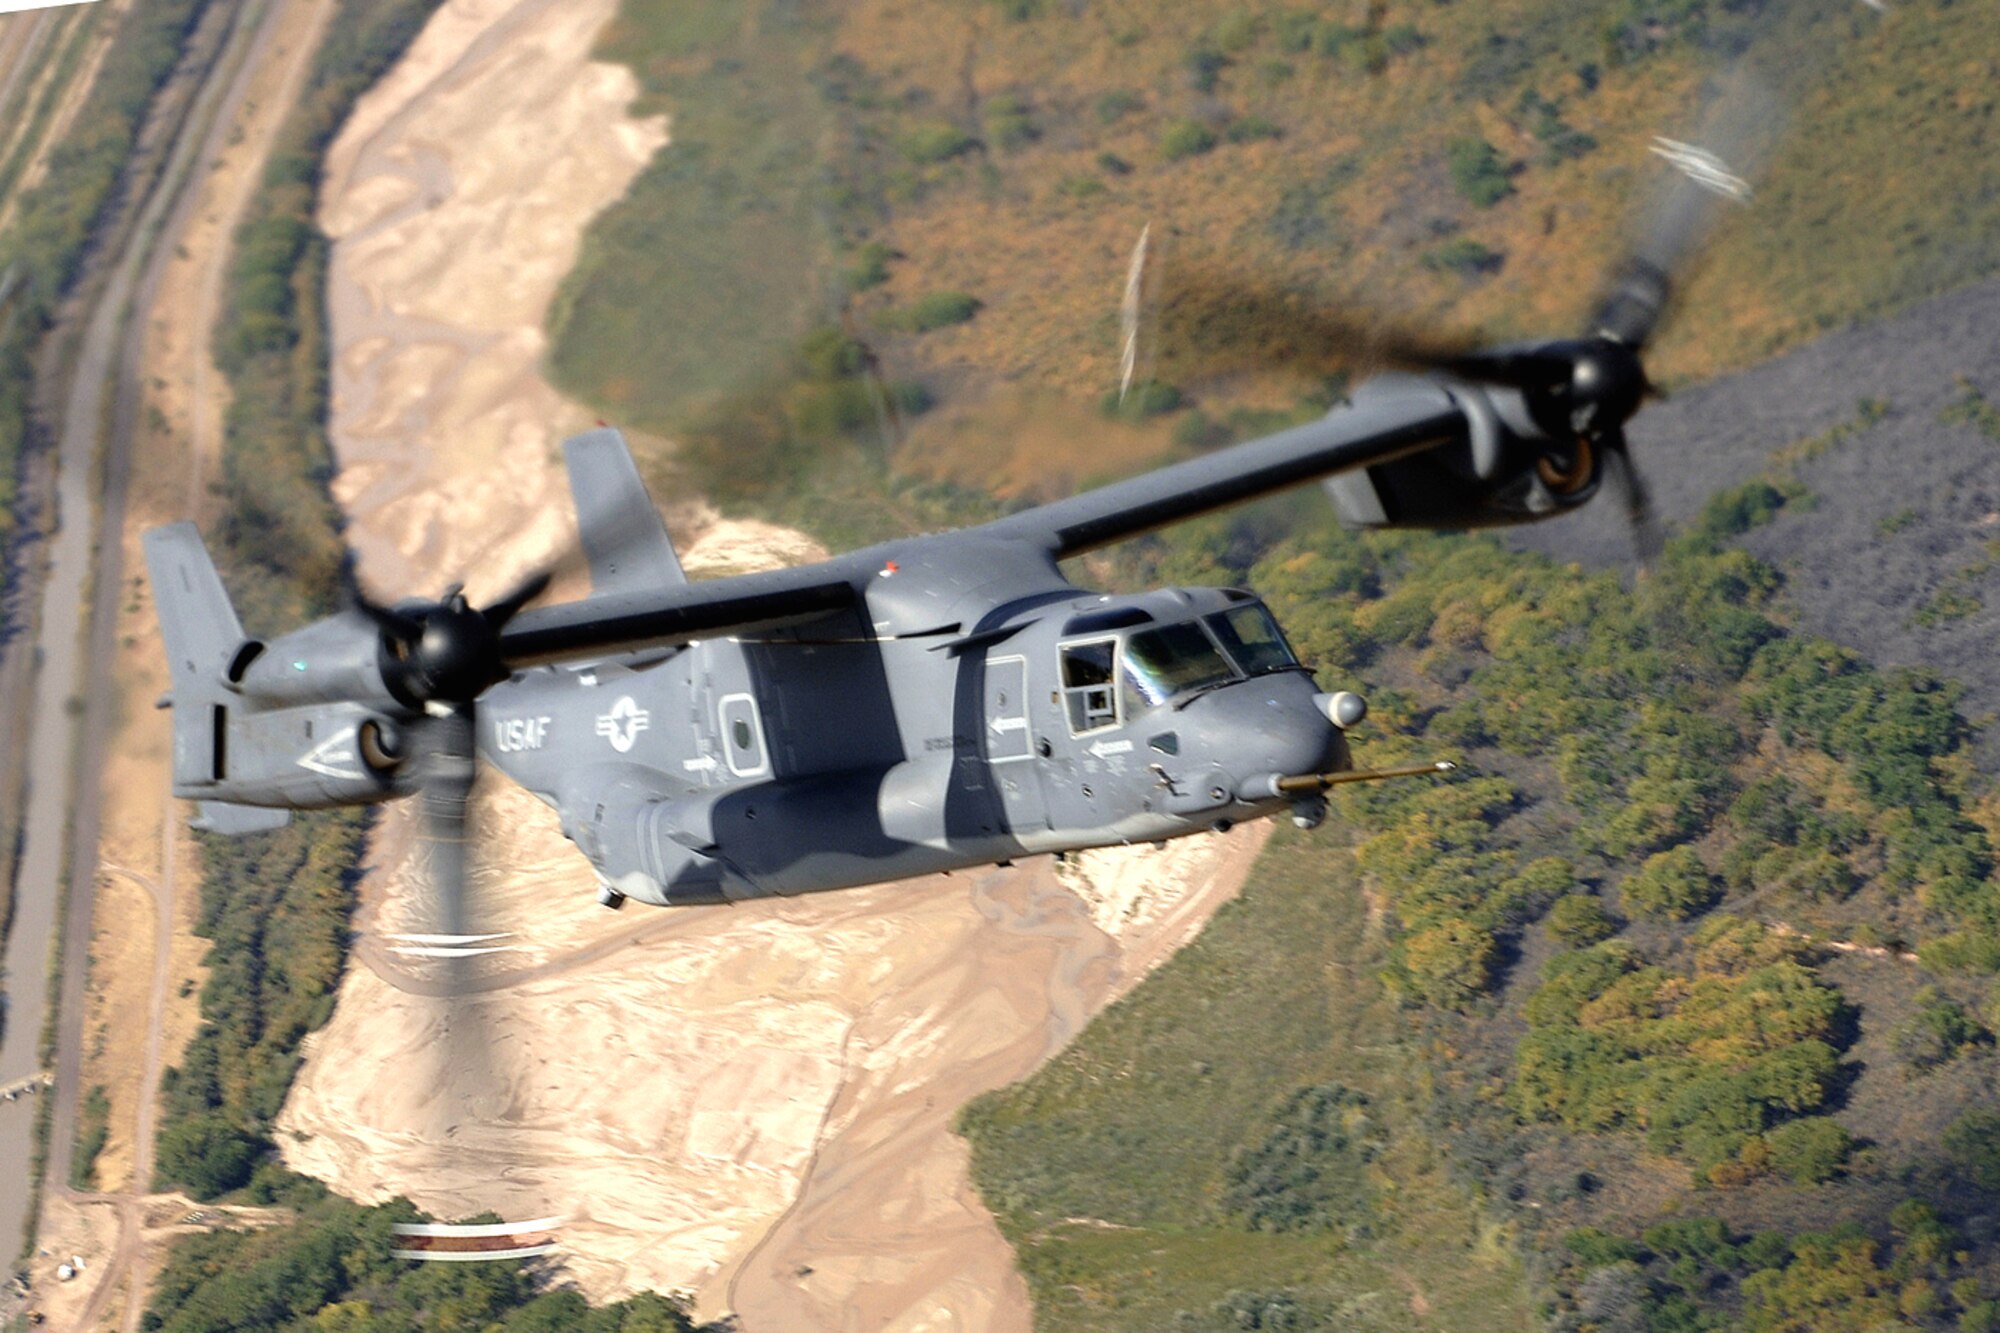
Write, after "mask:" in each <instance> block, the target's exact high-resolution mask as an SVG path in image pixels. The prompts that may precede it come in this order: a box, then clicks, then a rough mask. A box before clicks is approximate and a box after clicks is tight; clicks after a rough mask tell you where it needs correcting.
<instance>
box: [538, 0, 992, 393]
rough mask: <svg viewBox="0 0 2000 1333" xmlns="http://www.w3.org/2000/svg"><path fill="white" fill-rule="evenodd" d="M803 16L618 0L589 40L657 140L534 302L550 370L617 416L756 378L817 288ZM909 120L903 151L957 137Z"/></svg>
mask: <svg viewBox="0 0 2000 1333" xmlns="http://www.w3.org/2000/svg"><path fill="white" fill-rule="evenodd" d="M812 36H813V34H812V33H811V31H810V30H809V28H808V24H807V19H806V18H805V17H804V16H803V14H802V13H801V12H800V11H798V10H795V9H792V8H790V7H786V6H781V5H775V4H770V5H764V4H760V5H756V6H748V7H746V6H738V5H734V4H730V3H728V2H727V0H627V3H626V4H625V5H623V6H622V7H621V9H620V11H619V15H618V18H617V19H616V21H615V22H613V23H612V24H611V25H610V26H609V27H608V28H607V29H606V30H605V32H604V35H603V37H602V38H601V39H600V43H599V48H598V54H599V55H600V56H602V57H604V58H606V59H610V60H616V61H620V62H622V63H625V64H628V65H630V66H631V67H632V69H633V72H634V73H635V74H636V75H637V76H638V79H639V82H640V85H641V87H642V88H643V89H644V93H645V96H644V98H643V100H642V105H641V106H640V108H639V109H640V110H642V111H646V112H659V111H666V110H671V111H672V112H673V115H674V121H673V136H674V142H673V145H672V147H671V148H669V149H668V150H666V151H664V152H662V153H660V154H659V155H658V156H657V157H656V158H655V159H654V160H653V162H652V163H651V164H650V165H649V166H648V167H647V168H646V170H645V171H643V172H642V173H641V174H640V175H639V177H638V179H636V180H635V181H634V182H633V183H632V187H631V189H630V190H629V191H628V192H627V193H626V196H625V198H624V199H622V200H621V201H619V202H618V203H617V204H616V205H614V206H613V207H611V208H609V209H607V210H605V212H604V213H602V214H601V215H599V217H598V218H597V219H596V221H595V222H593V223H592V224H591V227H590V229H589V230H588V231H587V232H586V233H585V235H584V240H583V248H582V252H581V254H580V255H579V257H578V259H577V263H576V266H575V267H574V268H573V269H572V270H571V271H570V273H569V275H568V277H566V278H565V279H564V281H563V285H562V288H561V290H560V292H559V293H558V295H557V297H556V300H555V302H554V304H553V306H552V307H551V310H550V314H549V329H550V333H551V346H550V352H549V371H550V374H551V376H552V378H553V379H554V380H555V382H556V383H557V384H558V385H559V386H560V387H561V388H562V389H563V390H564V391H565V392H568V393H571V394H574V395H576V396H578V397H580V398H582V399H584V400H585V401H587V402H590V403H593V404H596V405H597V406H598V407H599V408H600V409H601V410H603V411H604V412H605V413H606V414H607V415H615V416H616V417H617V418H618V419H619V420H620V421H621V422H623V423H626V424H630V425H634V426H639V427H641V428H644V429H648V430H652V431H656V432H660V431H671V430H674V429H676V428H678V427H680V426H682V425H684V424H685V423H686V422H687V421H688V420H689V419H690V418H691V417H692V416H694V415H696V414H698V412H699V410H701V409H702V408H703V407H705V406H710V405H713V404H714V403H715V402H717V401H718V400H720V399H721V398H723V397H724V396H726V395H728V394H730V393H732V392H736V391H740V390H743V389H745V388H746V387H748V386H750V385H751V384H753V383H757V382H760V381H762V380H764V379H765V378H766V377H767V376H768V375H769V374H770V373H771V371H772V370H773V368H774V367H777V366H779V365H781V364H782V363H783V362H784V360H785V358H786V353H787V351H788V350H789V348H790V347H791V346H792V345H793V344H794V343H796V342H797V340H798V339H799V338H800V337H801V336H802V335H803V334H804V333H805V331H806V330H807V328H808V327H810V326H811V325H812V324H813V323H815V322H817V321H818V319H820V318H822V317H823V316H824V314H825V313H826V312H827V311H828V309H829V307H830V304H831V302H832V299H833V298H832V297H831V295H830V292H829V289H830V288H832V287H834V286H836V285H837V284H836V283H834V282H833V281H832V279H831V263H832V258H833V255H832V244H831V232H830V225H829V215H828V213H827V211H826V209H827V201H826V200H825V198H824V197H823V195H822V194H821V187H822V185H823V183H824V180H825V165H824V164H825V163H826V161H827V159H828V157H829V156H830V154H831V153H832V152H833V145H832V144H831V143H830V142H829V136H830V135H832V134H833V133H834V131H835V128H836V126H837V122H836V121H834V120H833V119H832V118H830V117H829V116H828V114H827V112H826V109H825V106H824V104H823V103H822V101H821V95H820V92H819V91H818V87H817V85H816V84H815V81H814V79H813V78H812V77H811V76H812V73H813V68H814V54H813V53H814V50H815V49H816V48H815V46H814V44H813V41H812ZM969 146H970V143H969V139H968V137H967V136H965V135H964V134H963V133H962V132H960V131H958V130H956V129H954V128H953V127H951V126H950V125H948V124H930V125H926V126H917V127H913V128H912V129H911V131H910V138H909V139H908V140H907V141H905V142H904V143H903V144H902V145H901V147H902V150H903V151H904V153H905V154H906V155H908V156H909V157H910V158H911V159H912V160H913V161H918V162H927V163H935V162H942V161H945V160H947V159H949V158H952V157H955V156H957V155H958V154H960V153H962V152H965V151H967V149H968V148H969Z"/></svg>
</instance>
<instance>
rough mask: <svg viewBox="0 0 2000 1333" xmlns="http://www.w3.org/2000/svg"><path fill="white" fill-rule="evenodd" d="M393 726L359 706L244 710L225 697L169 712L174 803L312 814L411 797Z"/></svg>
mask: <svg viewBox="0 0 2000 1333" xmlns="http://www.w3.org/2000/svg"><path fill="white" fill-rule="evenodd" d="M406 757H407V746H406V744H405V741H404V737H403V734H402V731H401V728H400V727H399V725H398V724H397V723H396V722H395V720H394V719H392V718H389V717H386V716H384V715H382V714H380V713H378V712H375V711H374V710H371V709H369V708H366V707H363V706H361V705H359V704H352V703H336V704H315V705H307V706H304V707H298V708H258V707H255V706H249V707H245V706H242V705H240V704H238V703H237V702H236V701H235V700H232V699H231V698H230V697H229V696H227V695H224V696H221V698H220V700H219V701H218V702H215V703H212V704H209V705H207V706H206V707H202V706H195V707H188V706H187V705H185V704H183V705H181V706H179V707H177V709H176V716H175V718H174V795H176V796H184V797H188V798H190V799H194V800H201V801H225V802H230V803H233V804H239V805H257V806H277V807H282V808H286V809H294V810H317V809H324V808H327V807H330V806H342V805H365V804H368V803H371V802H374V801H383V800H388V799H389V798H391V797H394V796H401V795H405V794H407V793H408V792H410V791H411V790H413V789H414V787H415V780H414V779H415V775H414V774H413V773H411V772H409V769H410V768H411V767H412V766H411V765H408V764H406V763H405V759H406Z"/></svg>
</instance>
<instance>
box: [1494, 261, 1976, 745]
mask: <svg viewBox="0 0 2000 1333" xmlns="http://www.w3.org/2000/svg"><path fill="white" fill-rule="evenodd" d="M1996 321H2000V282H1992V281H1987V282H1981V283H1978V284H1975V285H1973V286H1971V287H1967V288H1964V289H1963V290H1960V291H1957V292H1954V293H1952V294H1950V295H1948V296H1942V297H1938V298H1936V299H1935V300H1931V301H1927V302H1925V303H1923V304H1922V305H1919V306H1917V307H1915V308H1914V309H1912V310H1910V311H1909V312H1907V313H1906V314H1903V315H1901V316H1899V317H1897V318H1895V319H1891V320H1885V321H1883V322H1881V323H1878V324H1872V325H1868V326H1865V327H1860V328H1853V329H1847V330H1844V331H1841V332H1838V333H1833V334H1829V335H1828V336H1826V337H1824V338H1821V339H1820V340H1819V341H1817V342H1815V343H1813V344H1811V345H1810V346H1807V347H1804V348H1802V349H1800V350H1799V351H1797V352H1793V353H1791V354H1790V355H1787V356H1784V357H1781V358H1779V359H1778V360H1776V361H1772V362H1770V363H1769V364H1767V365H1763V366H1759V367H1758V368H1756V369H1754V370H1749V371H1745V372H1742V373H1741V374H1736V375H1730V376H1727V377H1724V378H1722V379H1718V380H1713V381H1710V382H1708V383H1706V384H1701V385H1696V386H1694V387H1692V388H1689V389H1685V390H1680V391H1677V392H1675V393H1674V394H1673V396H1672V397H1670V398H1668V399H1667V400H1666V401H1664V402H1660V403H1655V404H1653V405H1652V406H1651V407H1649V408H1648V409H1647V410H1646V411H1645V412H1644V413H1643V414H1641V415H1640V416H1639V417H1638V419H1637V420H1636V421H1634V423H1633V426H1632V440H1633V446H1634V451H1635V452H1636V454H1637V455H1638V459H1639V463H1640V466H1641V467H1643V468H1644V469H1645V473H1646V478H1647V480H1648V482H1649V483H1651V486H1652V489H1653V493H1654V498H1655V500H1656V502H1657V503H1658V505H1659V507H1660V510H1661V512H1662V514H1664V515H1665V516H1666V517H1667V518H1668V519H1669V520H1670V521H1671V522H1675V523H1682V522H1685V521H1686V520H1687V519H1689V518H1690V517H1692V516H1693V515H1694V513H1695V512H1696V511H1697V510H1699V508H1700V507H1701V505H1702V504H1703V503H1704V502H1705V501H1706V500H1707V499H1708V497H1709V496H1711V495H1713V494H1715V492H1716V491H1718V490H1720V489H1722V488H1725V487H1728V486H1734V485H1737V484H1739V483H1741V482H1744V481H1747V480H1749V479H1750V478H1751V477H1754V476H1756V475H1758V474H1759V473H1761V472H1763V471H1764V470H1765V469H1766V468H1767V467H1769V466H1770V464H1771V455H1772V454H1773V453H1774V452H1776V451H1778V450H1780V449H1783V448H1785V447H1786V446H1788V445H1793V444H1796V443H1798V442H1800V441H1801V440H1806V439H1811V438H1813V437H1814V436H1821V435H1824V434H1825V433H1826V432H1829V431H1832V430H1834V429H1835V428H1836V427H1850V429H1846V430H1843V431H1841V432H1840V434H1839V436H1838V438H1837V439H1835V440H1834V441H1833V442H1831V443H1830V445H1829V446H1828V447H1827V448H1825V449H1824V450H1823V451H1820V452H1817V453H1816V455H1815V456H1813V457H1811V458H1808V459H1806V460H1804V461H1802V462H1801V463H1799V464H1798V467H1797V476H1798V479H1799V480H1800V481H1802V482H1803V483H1804V484H1805V485H1806V487H1807V488H1808V489H1809V490H1810V491H1811V493H1812V499H1811V500H1810V501H1809V502H1805V503H1793V504H1791V505H1789V506H1787V508H1786V509H1785V510H1784V511H1783V512H1781V513H1780V514H1779V515H1778V517H1777V519H1776V521H1774V522H1773V523H1771V524H1770V525H1769V526H1768V527H1763V528H1759V529H1757V530H1756V531H1754V532H1752V533H1750V534H1749V536H1748V537H1746V538H1745V545H1747V546H1748V547H1749V548H1750V549H1751V550H1752V551H1753V552H1755V553H1756V554H1757V555H1759V556H1762V557H1763V558H1765V559H1767V560H1770V561H1772V562H1774V563H1776V564H1777V565H1779V566H1780V567H1781V568H1783V570H1784V571H1785V580H1786V588H1787V592H1788V594H1789V597H1790V600H1791V602H1792V603H1793V605H1795V606H1796V607H1797V608H1798V610H1799V613H1800V615H1801V617H1802V619H1803V620H1804V622H1805V625H1806V627H1807V628H1809V629H1811V630H1813V631H1814V632H1815V633H1820V634H1824V635H1826V636H1827V637H1828V638H1831V639H1833V640H1835V641H1836V642H1839V643H1842V644H1845V645H1847V646H1848V647H1850V648H1853V649H1855V650H1857V651H1858V652H1860V653H1862V654H1863V655H1864V656H1866V657H1868V658H1869V659H1870V660H1871V661H1874V662H1876V663H1878V664H1880V665H1882V666H1914V667H1920V668H1923V669H1925V670H1928V671H1933V672H1936V673H1937V674H1939V675H1943V676H1947V677H1950V678H1952V679H1955V680H1959V681H1962V682H1963V683H1964V684H1965V685H1966V687H1967V695H1966V700H1965V703H1964V711H1965V713H1966V715H1967V716H1968V717H1970V718H1973V719H1975V720H1977V719H1979V718H1982V717H1986V716H1990V715H1992V714H1995V713H1996V712H2000V654H1996V653H1995V652H1994V650H1993V645H1994V641H1995V637H1996V635H2000V575H1996V572H1995V571H1996V567H2000V561H1996V560H1995V555H1996V552H2000V547H1997V546H1996V545H1995V543H2000V419H1996V418H1993V417H1990V416H1989V417H1988V418H1987V420H1986V423H1985V425H1984V426H1983V427H1982V425H1981V424H1980V423H1979V422H1977V421H1975V420H1971V419H1968V416H1969V415H1970V414H1968V413H1967V412H1966V411H1965V410H1964V406H1965V404H1966V403H1967V402H1968V401H1969V400H1970V401H1972V402H1975V403H1976V402H1977V401H1978V399H1977V398H1970V395H1972V394H1975V393H1983V395H1985V396H1989V397H1996V398H2000V343H1996V341H1995V340H1994V337H1993V333H1992V330H1993V329H1994V328H1995V326H1996ZM1864 399H1866V400H1873V401H1874V402H1875V403H1878V404H1880V405H1882V407H1883V408H1884V409H1886V410H1884V411H1882V412H1881V415H1880V418H1879V420H1874V421H1872V423H1863V422H1862V420H1861V416H1860V412H1861V403H1862V401H1863V400H1864ZM1954 409H1956V410H1954ZM1512 540H1514V541H1516V542H1518V543H1519V544H1521V545H1524V546H1529V547H1532V548H1534V549H1538V550H1544V551H1547V552H1549V553H1550V554H1552V555H1554V556H1556V557H1557V558H1559V559H1569V560H1583V561H1586V562H1590V563H1600V564H1601V563H1617V562H1621V561H1626V562H1629V560H1630V559H1631V539H1630V537H1629V535H1628V534H1627V532H1626V530H1625V526H1624V520H1623V518H1622V517H1621V515H1620V514H1619V512H1618V510H1617V508H1616V506H1613V505H1603V504H1599V505H1592V506H1589V507H1588V508H1586V509H1584V510H1582V511H1580V512H1579V513H1577V514H1575V515H1573V516H1569V517H1565V518H1563V519H1561V520H1558V521H1556V522H1553V523H1548V524H1544V525H1542V526H1540V527H1535V528H1528V529H1522V530H1521V531H1520V532H1519V533H1518V534H1517V535H1516V536H1514V537H1513V538H1512ZM1954 590H1955V591H1956V592H1958V593H1959V594H1961V595H1963V596H1965V597H1967V598H1969V599H1970V600H1968V601H1966V602H1963V603H1960V604H1959V613H1957V614H1952V615H1946V616H1942V617H1933V616H1924V615H1921V614H1920V612H1921V610H1922V608H1923V607H1924V606H1925V605H1926V604H1927V603H1930V602H1931V601H1932V600H1933V599H1934V598H1936V597H1937V596H1938V594H1939V593H1940V592H1941V591H1954ZM1982 597H1983V604H1980V603H1981V598H1982ZM1982 745H1983V753H1982V755H1981V760H1982V764H1983V766H1984V767H1986V768H1987V769H1988V770H1991V769H1992V768H1993V767H1994V765H1995V764H1996V763H2000V752H1996V750H1995V748H1994V747H1995V740H1994V733H1993V731H1992V729H1991V728H1988V729H1987V732H1986V736H1985V738H1984V740H1983V742H1982Z"/></svg>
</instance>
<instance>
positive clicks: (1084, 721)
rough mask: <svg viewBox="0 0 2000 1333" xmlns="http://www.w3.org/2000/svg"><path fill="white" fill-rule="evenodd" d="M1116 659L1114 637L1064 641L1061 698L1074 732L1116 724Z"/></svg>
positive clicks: (1093, 729) (1099, 728) (1096, 729)
mask: <svg viewBox="0 0 2000 1333" xmlns="http://www.w3.org/2000/svg"><path fill="white" fill-rule="evenodd" d="M1117 660H1118V640H1116V639H1092V640H1090V641H1089V642H1087V643H1066V644H1064V645H1063V647H1062V683H1063V698H1064V701H1065V703H1066V704H1067V705H1068V707H1069V729H1070V731H1071V732H1073V733H1074V734H1076V735H1079V736H1081V735H1082V734H1083V733H1084V732H1086V731H1099V730H1102V729H1103V728H1105V727H1115V726H1117V725H1118V690H1117V684H1116V682H1117V674H1116V671H1115V667H1116V664H1117Z"/></svg>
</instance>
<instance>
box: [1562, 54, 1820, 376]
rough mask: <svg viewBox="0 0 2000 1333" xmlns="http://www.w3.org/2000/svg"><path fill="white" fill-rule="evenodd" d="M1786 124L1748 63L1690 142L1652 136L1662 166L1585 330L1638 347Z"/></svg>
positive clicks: (1747, 195)
mask: <svg viewBox="0 0 2000 1333" xmlns="http://www.w3.org/2000/svg"><path fill="white" fill-rule="evenodd" d="M1783 125H1784V116H1783V104H1782V101H1781V99H1780V98H1779V97H1778V96H1777V95H1776V94H1775V93H1774V92H1773V91H1772V90H1771V89H1770V88H1769V87H1768V86H1766V85H1765V84H1764V83H1763V82H1762V81H1761V80H1759V79H1758V78H1757V77H1756V76H1754V75H1753V74H1751V72H1750V71H1749V70H1748V69H1747V68H1746V67H1740V66H1739V67H1738V68H1737V69H1736V70H1734V71H1732V72H1731V73H1730V74H1729V75H1728V76H1727V77H1726V78H1725V79H1724V80H1723V82H1722V84H1721V88H1720V91H1719V92H1718V93H1717V95H1716V96H1715V97H1714V99H1713V100H1712V101H1711V102H1710V103H1709V106H1708V108H1707V111H1706V112H1705V113H1704V115H1703V116H1702V118H1701V122H1700V126H1699V128H1698V129H1697V130H1696V132H1695V134H1694V137H1693V138H1692V139H1690V140H1686V141H1683V140H1679V139H1670V138H1667V137H1665V136H1663V135H1662V136H1655V138H1654V140H1653V147H1652V151H1653V154H1654V155H1655V156H1656V157H1658V158H1659V159H1660V160H1661V161H1662V162H1664V163H1665V164H1666V166H1667V168H1668V172H1667V175H1666V177H1665V179H1664V180H1663V181H1662V182H1661V184H1660V185H1659V186H1658V187H1656V189H1655V190H1654V193H1653V195H1652V198H1651V199H1650V201H1649V202H1648V204H1647V205H1646V207H1645V208H1644V209H1642V210H1641V213H1640V218H1641V219H1642V223H1641V225H1642V228H1643V229H1642V230H1640V231H1639V233H1638V239H1637V241H1636V243H1635V244H1634V245H1633V248H1632V250H1631V251H1630V252H1629V253H1628V254H1626V256H1625V257H1624V258H1623V259H1622V260H1621V261H1620V262H1619V263H1618V265H1617V266H1616V267H1615V268H1614V269H1613V271H1612V278H1611V281H1610V283H1609V284H1608V285H1607V286H1606V288H1605V290H1604V292H1603V294H1602V295H1601V296H1600V297H1599V298H1598V301H1597V307H1596V310H1595V312H1594V313H1593V314H1592V316H1591V319H1590V325H1589V327H1588V328H1587V329H1586V330H1585V332H1586V333H1589V334H1600V335H1602V336H1604V337H1607V338H1611V339H1614V340H1616V341H1618V342H1622V343H1624V344H1625V345H1627V346H1628V347H1644V346H1645V345H1646V343H1647V341H1648V340H1650V339H1651V338H1652V336H1653V334H1654V333H1655V332H1656V331H1657V330H1658V329H1659V327H1660V324H1661V322H1662V321H1663V320H1664V319H1665V317H1666V315H1667V313H1668V311H1669V309H1670V308H1671V306H1672V304H1673V301H1674V299H1675V298H1676V297H1677V296H1678V295H1679V293H1680V292H1681V291H1682V290H1683V289H1684V288H1685V287H1686V285H1687V276H1688V273H1687V271H1688V269H1689V267H1690V264H1691V262H1692V261H1693V259H1694V257H1695V256H1696V254H1697V253H1698V252H1699V251H1700V250H1701V248H1702V246H1703V245H1704V243H1705V242H1706V241H1707V240H1708V238H1709V236H1710V235H1711V233H1713V232H1714V230H1715V228H1716V226H1717V225H1718V224H1719V223H1720V222H1721V221H1722V219H1723V217H1724V216H1725V214H1726V213H1727V212H1728V211H1729V210H1730V209H1732V208H1742V207H1747V206H1748V205H1749V203H1750V200H1751V197H1752V188H1753V182H1755V181H1756V180H1757V179H1758V177H1759V176H1760V175H1761V173H1762V171H1763V169H1764V167H1765V166H1766V165H1767V164H1768V162H1769V161H1770V157H1771V152H1772V150H1773V148H1774V147H1775V146H1776V145H1777V142H1778V139H1779V137H1780V135H1781V133H1782V130H1783Z"/></svg>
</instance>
